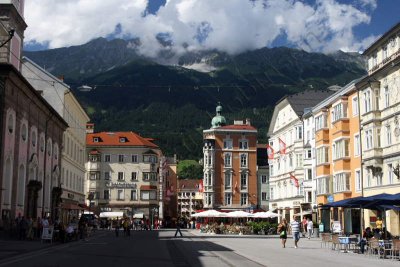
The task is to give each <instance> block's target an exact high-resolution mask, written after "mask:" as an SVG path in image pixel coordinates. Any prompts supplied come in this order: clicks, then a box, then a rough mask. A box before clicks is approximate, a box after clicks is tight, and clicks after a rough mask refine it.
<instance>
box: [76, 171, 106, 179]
mask: <svg viewBox="0 0 400 267" xmlns="http://www.w3.org/2000/svg"><path fill="white" fill-rule="evenodd" d="M71 176H72V174H71ZM89 179H90V180H98V179H99V173H98V172H89Z"/></svg>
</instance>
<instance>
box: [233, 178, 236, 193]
mask: <svg viewBox="0 0 400 267" xmlns="http://www.w3.org/2000/svg"><path fill="white" fill-rule="evenodd" d="M236 189H237V181H236V182H235V187H234V188H233V195H235V192H236Z"/></svg>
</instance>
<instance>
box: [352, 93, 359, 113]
mask: <svg viewBox="0 0 400 267" xmlns="http://www.w3.org/2000/svg"><path fill="white" fill-rule="evenodd" d="M352 102H353V104H352V108H353V116H357V115H358V97H353V101H352Z"/></svg>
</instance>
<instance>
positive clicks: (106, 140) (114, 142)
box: [86, 132, 158, 148]
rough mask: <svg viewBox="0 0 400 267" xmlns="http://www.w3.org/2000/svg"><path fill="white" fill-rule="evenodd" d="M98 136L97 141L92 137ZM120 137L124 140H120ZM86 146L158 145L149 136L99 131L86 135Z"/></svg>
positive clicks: (155, 146) (154, 146)
mask: <svg viewBox="0 0 400 267" xmlns="http://www.w3.org/2000/svg"><path fill="white" fill-rule="evenodd" d="M95 138H98V139H97V140H98V142H95V141H94V139H95ZM121 138H122V139H123V140H124V142H121ZM86 145H88V146H145V147H153V148H157V147H158V146H157V145H156V144H154V143H152V142H150V141H149V138H144V137H141V136H140V135H138V134H136V133H134V132H100V133H89V134H87V135H86Z"/></svg>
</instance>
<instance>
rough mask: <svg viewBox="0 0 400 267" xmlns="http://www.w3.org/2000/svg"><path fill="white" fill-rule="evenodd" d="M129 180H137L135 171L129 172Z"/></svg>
mask: <svg viewBox="0 0 400 267" xmlns="http://www.w3.org/2000/svg"><path fill="white" fill-rule="evenodd" d="M131 180H137V172H131Z"/></svg>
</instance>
